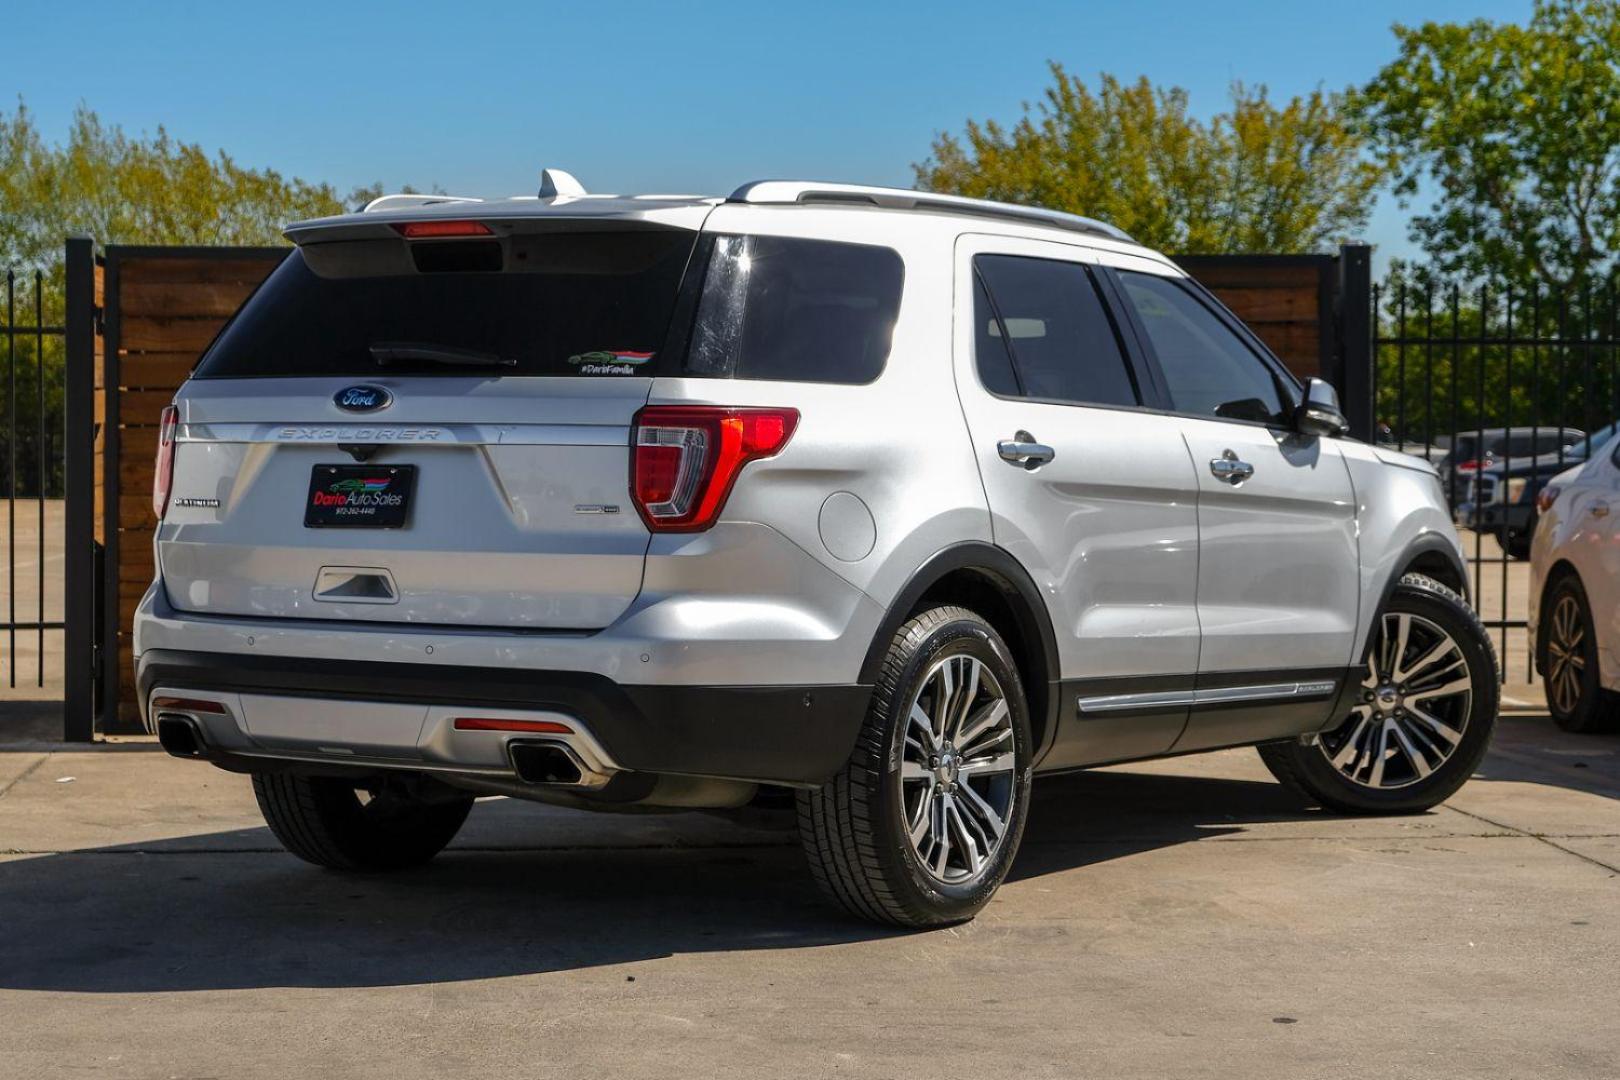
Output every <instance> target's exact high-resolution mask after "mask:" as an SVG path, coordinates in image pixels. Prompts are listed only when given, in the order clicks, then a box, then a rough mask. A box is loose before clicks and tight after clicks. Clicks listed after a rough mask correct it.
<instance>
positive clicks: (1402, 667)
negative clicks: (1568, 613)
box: [1317, 610, 1572, 789]
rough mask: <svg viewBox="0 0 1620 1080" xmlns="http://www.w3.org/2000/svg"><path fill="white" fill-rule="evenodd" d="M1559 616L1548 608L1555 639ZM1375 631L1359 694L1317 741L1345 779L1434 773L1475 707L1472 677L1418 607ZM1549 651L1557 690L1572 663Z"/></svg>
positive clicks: (1414, 778) (1405, 779)
mask: <svg viewBox="0 0 1620 1080" xmlns="http://www.w3.org/2000/svg"><path fill="white" fill-rule="evenodd" d="M1564 616H1565V613H1564V612H1563V611H1562V610H1559V611H1555V612H1554V617H1553V632H1552V633H1551V634H1550V635H1549V636H1550V637H1551V638H1552V639H1555V640H1557V641H1558V642H1559V646H1560V647H1562V645H1563V635H1562V634H1561V632H1560V631H1561V627H1562V626H1563V625H1565V622H1564V621H1560V620H1561V619H1563V618H1564ZM1566 621H1567V620H1566ZM1377 635H1378V636H1377V637H1376V638H1375V639H1374V641H1373V642H1372V643H1371V646H1370V647H1369V648H1368V650H1367V672H1366V678H1365V680H1364V681H1363V683H1362V690H1363V696H1362V699H1361V701H1360V702H1359V703H1357V704H1356V705H1355V706H1353V707H1352V708H1350V710H1349V711H1348V713H1347V714H1346V715H1345V717H1344V720H1343V721H1342V722H1341V723H1340V724H1339V725H1338V727H1337V728H1336V729H1334V730H1332V731H1330V732H1325V733H1324V734H1323V735H1322V736H1321V737H1320V738H1318V739H1317V745H1318V746H1319V747H1320V748H1321V751H1322V753H1323V755H1324V756H1326V758H1327V760H1328V762H1329V763H1330V764H1331V765H1332V766H1333V768H1334V769H1336V770H1337V771H1338V772H1339V773H1340V774H1341V775H1343V776H1344V777H1345V778H1347V779H1348V780H1350V781H1351V782H1353V783H1356V784H1359V785H1362V786H1364V787H1372V788H1384V789H1391V788H1400V787H1405V786H1407V785H1409V784H1416V783H1419V782H1421V781H1423V780H1425V779H1427V778H1428V777H1430V776H1432V775H1433V774H1434V772H1435V771H1436V770H1437V769H1439V768H1440V767H1441V766H1442V765H1444V764H1445V763H1446V762H1447V761H1448V760H1449V759H1450V758H1451V756H1452V754H1454V753H1455V752H1456V749H1457V747H1458V745H1459V744H1460V743H1461V742H1462V739H1463V732H1464V729H1465V728H1466V727H1467V724H1468V716H1469V712H1470V711H1471V709H1472V707H1473V700H1474V698H1473V689H1474V678H1473V672H1472V670H1471V668H1470V666H1469V661H1468V656H1467V654H1466V653H1465V652H1463V649H1462V646H1461V645H1460V644H1459V643H1458V641H1457V639H1456V638H1453V637H1452V636H1451V635H1450V634H1449V633H1448V632H1447V631H1446V630H1445V629H1444V628H1442V627H1441V626H1440V625H1439V624H1438V623H1435V622H1434V621H1432V620H1431V619H1428V618H1426V617H1425V616H1423V615H1419V614H1416V613H1411V612H1391V613H1389V614H1386V615H1385V616H1384V617H1383V618H1381V619H1380V620H1379V622H1378V630H1377ZM1551 655H1552V657H1553V659H1552V661H1551V663H1550V664H1549V667H1550V668H1551V673H1550V675H1549V686H1551V687H1552V689H1553V693H1554V694H1555V696H1556V695H1559V694H1561V693H1562V690H1561V689H1560V687H1561V685H1562V682H1563V681H1564V680H1565V679H1566V674H1565V673H1566V672H1569V671H1570V670H1572V669H1571V667H1570V665H1569V664H1568V662H1567V657H1561V656H1560V654H1559V653H1558V652H1556V651H1553V652H1552V653H1551Z"/></svg>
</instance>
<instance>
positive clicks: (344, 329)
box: [196, 227, 697, 378]
mask: <svg viewBox="0 0 1620 1080" xmlns="http://www.w3.org/2000/svg"><path fill="white" fill-rule="evenodd" d="M696 240H697V234H695V233H693V232H691V231H689V230H685V229H658V228H648V227H637V228H633V229H617V230H604V229H600V228H599V227H598V228H597V229H595V230H594V231H558V232H546V233H532V234H517V235H514V236H510V237H507V238H505V239H502V240H474V241H466V240H419V241H413V242H410V243H407V242H405V241H402V240H366V241H345V242H338V243H327V244H312V245H310V246H308V247H306V248H301V249H298V250H295V251H293V252H292V253H291V254H290V255H288V256H287V258H286V260H285V261H283V262H282V264H281V265H280V266H279V267H277V268H276V270H275V271H274V272H273V273H272V274H271V275H270V277H269V279H267V280H266V281H265V283H264V285H262V286H261V287H260V288H259V291H258V292H257V293H255V294H254V296H253V298H252V299H251V300H250V301H249V302H248V303H247V305H246V306H245V307H244V308H243V309H242V311H241V312H240V313H239V314H238V315H237V316H236V318H235V319H233V320H232V321H231V323H230V324H229V325H228V326H227V327H226V328H225V330H224V331H223V332H222V333H221V334H220V336H219V338H218V339H217V340H216V341H215V342H214V344H213V346H212V347H210V349H209V350H208V352H207V354H205V355H204V357H203V359H202V362H201V363H200V364H199V365H198V368H197V371H196V375H197V376H198V377H201V378H239V377H268V376H303V375H344V376H367V375H371V376H375V375H378V374H399V375H467V374H485V375H551V376H556V375H581V376H598V377H600V376H608V377H611V376H622V375H640V374H650V373H651V372H652V370H653V369H654V367H655V365H656V361H657V358H658V353H659V351H660V350H661V349H663V347H664V340H665V336H666V334H667V332H668V330H669V326H670V316H671V313H672V312H673V311H674V308H675V302H676V297H677V294H678V293H679V291H680V286H681V278H682V275H683V274H684V272H685V269H686V265H687V261H688V259H689V257H690V256H691V254H692V249H693V245H694V244H695V243H696Z"/></svg>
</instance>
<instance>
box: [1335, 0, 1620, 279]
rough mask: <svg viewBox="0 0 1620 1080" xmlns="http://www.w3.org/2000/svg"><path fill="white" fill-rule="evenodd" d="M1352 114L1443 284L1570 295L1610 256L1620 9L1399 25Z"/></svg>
mask: <svg viewBox="0 0 1620 1080" xmlns="http://www.w3.org/2000/svg"><path fill="white" fill-rule="evenodd" d="M1395 36H1396V39H1397V41H1398V42H1399V46H1400V52H1399V55H1398V56H1397V57H1396V59H1395V60H1393V61H1392V62H1391V63H1389V64H1388V65H1387V66H1385V67H1384V68H1383V70H1381V71H1380V72H1379V73H1378V75H1377V76H1376V77H1375V78H1374V79H1373V80H1372V81H1371V82H1369V83H1368V84H1367V85H1366V86H1365V87H1363V88H1362V89H1361V90H1360V91H1359V92H1358V93H1357V94H1355V95H1354V96H1353V102H1352V106H1353V108H1354V110H1355V112H1356V114H1357V116H1358V118H1359V125H1360V127H1361V129H1362V130H1363V131H1364V132H1365V133H1366V135H1367V137H1368V139H1369V140H1370V143H1371V145H1372V146H1373V148H1374V150H1375V152H1376V153H1377V155H1378V156H1379V158H1380V160H1381V161H1382V162H1383V163H1384V164H1385V165H1386V166H1387V167H1388V168H1389V169H1390V170H1391V171H1392V173H1393V174H1394V176H1395V179H1396V188H1395V190H1396V193H1397V194H1398V195H1399V196H1401V198H1402V200H1403V205H1410V203H1411V202H1412V200H1413V199H1414V197H1415V196H1417V195H1418V194H1419V192H1420V191H1422V190H1424V188H1425V185H1426V184H1427V185H1429V186H1432V189H1433V191H1434V200H1435V201H1434V203H1433V205H1432V206H1431V207H1430V209H1429V210H1428V211H1427V212H1426V213H1421V214H1418V215H1416V216H1414V217H1413V218H1412V221H1411V236H1412V239H1413V240H1414V241H1415V242H1416V243H1418V244H1419V245H1421V246H1422V248H1423V250H1424V252H1425V253H1426V254H1427V256H1428V258H1429V259H1430V260H1431V263H1432V269H1433V271H1434V272H1435V273H1437V274H1439V275H1441V276H1454V277H1462V278H1465V279H1471V280H1480V279H1485V278H1491V279H1495V280H1502V281H1507V282H1511V283H1514V284H1516V285H1517V286H1519V287H1520V288H1524V287H1526V286H1528V285H1530V284H1531V283H1533V282H1539V283H1540V284H1542V285H1543V286H1546V287H1549V288H1551V289H1554V290H1558V291H1564V290H1569V291H1571V292H1574V291H1578V290H1579V289H1580V288H1581V287H1582V286H1584V285H1586V284H1588V283H1589V282H1591V281H1592V280H1593V279H1594V278H1596V277H1598V276H1601V275H1602V274H1605V273H1607V272H1608V271H1610V270H1611V269H1613V266H1614V258H1615V252H1616V245H1617V244H1620V183H1617V179H1620V176H1617V171H1616V168H1617V165H1620V4H1616V3H1615V2H1614V0H1538V2H1537V3H1536V5H1535V10H1534V12H1533V13H1532V15H1531V18H1530V21H1529V23H1528V25H1525V26H1518V25H1513V24H1502V23H1493V22H1488V21H1486V20H1483V19H1479V20H1475V21H1473V22H1468V23H1460V24H1459V23H1435V22H1429V23H1424V24H1423V25H1422V26H1419V27H1415V28H1413V27H1408V26H1402V25H1397V26H1396V27H1395Z"/></svg>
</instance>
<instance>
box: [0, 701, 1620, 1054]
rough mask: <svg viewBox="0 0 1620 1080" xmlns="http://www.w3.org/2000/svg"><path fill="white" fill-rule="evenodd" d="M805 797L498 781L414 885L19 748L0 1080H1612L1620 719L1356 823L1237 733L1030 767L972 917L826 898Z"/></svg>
mask: <svg viewBox="0 0 1620 1080" xmlns="http://www.w3.org/2000/svg"><path fill="white" fill-rule="evenodd" d="M782 824H783V821H782V820H781V819H780V818H779V817H775V816H773V815H770V814H761V813H754V814H752V815H751V816H750V817H749V818H748V819H747V820H745V821H743V822H740V823H738V822H731V821H726V820H722V819H719V818H717V817H711V816H706V815H684V816H668V817H664V816H659V817H644V816H636V817H607V816H593V815H585V814H580V813H575V812H569V811H562V810H554V809H549V808H545V807H539V806H534V805H529V804H522V803H516V802H510V801H505V800H494V801H486V802H483V803H481V804H480V805H479V806H478V807H477V808H476V809H475V810H474V813H473V817H472V819H471V822H470V823H469V826H468V828H467V829H466V830H465V831H464V833H463V834H462V836H461V838H460V839H459V841H458V843H457V844H456V846H455V847H454V848H453V849H452V850H451V852H449V853H448V854H446V855H445V856H443V857H441V858H440V860H438V861H437V862H435V863H434V864H433V865H432V866H430V867H428V868H425V869H423V870H420V871H415V872H411V873H408V874H404V875H400V876H394V877H346V876H341V875H336V874H331V873H324V872H321V871H318V870H315V869H312V868H310V867H307V866H305V865H303V864H302V863H299V862H298V861H296V860H295V859H293V858H292V857H291V856H288V855H285V854H283V853H282V852H281V851H280V849H279V848H278V847H277V845H276V844H275V841H274V839H273V838H272V837H271V836H270V835H269V833H268V831H267V830H266V829H265V828H264V827H263V824H262V822H261V820H260V819H259V816H258V812H257V810H256V808H255V806H254V804H253V799H252V796H251V792H250V791H249V788H248V784H247V781H246V780H245V779H243V778H241V777H235V776H231V775H228V774H225V773H222V772H218V771H216V770H214V769H211V768H209V767H207V766H201V765H195V764H191V763H186V762H179V761H173V760H171V759H168V758H166V757H164V756H162V755H161V754H160V753H158V752H155V751H154V750H153V749H152V748H151V744H149V743H142V742H138V741H137V742H125V743H120V744H115V745H108V746H102V747H97V748H95V749H91V750H69V749H65V748H63V747H60V746H53V745H50V744H46V743H15V744H13V745H12V747H10V748H3V747H0V1077H7V1078H9V1077H13V1076H15V1077H55V1076H68V1075H73V1076H80V1075H106V1076H120V1077H122V1076H132V1077H169V1076H187V1077H190V1076H231V1077H287V1076H298V1075H319V1076H322V1077H333V1078H336V1077H350V1076H354V1077H390V1078H392V1077H414V1076H446V1077H462V1076H480V1077H485V1076H488V1077H494V1076H534V1077H542V1076H560V1077H564V1076H565V1077H597V1076H612V1077H673V1076H696V1077H709V1076H716V1077H767V1076H794V1077H806V1076H812V1077H813V1076H874V1077H987V1078H988V1077H1004V1076H1007V1077H1011V1076H1016V1077H1020V1078H1026V1080H1027V1078H1030V1077H1048V1076H1050V1077H1090V1076H1095V1077H1109V1078H1114V1077H1153V1078H1156V1080H1157V1078H1165V1077H1244V1078H1265V1077H1287V1078H1298V1077H1355V1078H1358V1080H1361V1078H1367V1077H1422V1078H1425V1080H1430V1078H1437V1077H1506V1076H1513V1077H1529V1076H1535V1077H1541V1076H1567V1077H1611V1076H1614V1075H1615V1074H1616V1071H1617V1066H1616V1062H1617V1061H1620V1025H1617V1024H1616V1023H1615V1021H1616V1020H1617V1019H1620V739H1617V738H1614V737H1607V738H1594V737H1585V738H1577V737H1571V736H1564V735H1561V734H1559V733H1558V732H1556V730H1554V729H1553V728H1552V727H1551V725H1550V724H1548V723H1547V722H1546V721H1545V720H1540V719H1532V718H1510V719H1507V720H1505V721H1504V722H1503V727H1502V729H1501V734H1500V736H1499V738H1498V741H1497V744H1496V747H1495V749H1494V750H1493V753H1492V754H1491V756H1490V758H1489V759H1488V760H1487V762H1486V763H1485V766H1484V767H1483V768H1482V770H1481V773H1480V776H1479V777H1478V778H1477V779H1476V780H1474V781H1473V782H1472V783H1471V784H1470V785H1469V786H1468V787H1466V788H1464V789H1463V791H1462V793H1460V794H1459V795H1458V796H1457V798H1455V799H1454V800H1453V801H1452V802H1451V803H1450V804H1449V805H1448V806H1446V807H1444V808H1442V809H1439V810H1437V811H1435V812H1433V813H1431V814H1427V815H1422V816H1418V817H1411V818H1386V819H1361V820H1351V819H1344V818H1336V817H1333V816H1330V815H1325V814H1323V813H1321V812H1319V811H1316V810H1314V809H1311V808H1308V807H1304V806H1301V805H1300V804H1299V803H1298V802H1296V801H1295V800H1293V799H1291V798H1290V797H1289V796H1288V795H1287V794H1286V793H1285V792H1283V790H1282V789H1281V788H1279V787H1278V786H1277V785H1275V784H1274V783H1272V782H1271V780H1270V778H1269V776H1267V775H1266V774H1265V773H1264V771H1263V769H1262V768H1261V767H1260V765H1259V763H1258V761H1257V759H1256V758H1255V756H1254V754H1253V753H1252V752H1249V751H1231V752H1225V753H1219V754H1211V755H1203V756H1198V757H1190V758H1183V759H1178V760H1176V761H1171V762H1162V763H1158V764H1154V765H1148V766H1131V767H1126V768H1119V769H1109V770H1098V771H1094V772H1090V773H1085V774H1081V775H1078V776H1073V777H1064V778H1056V779H1051V780H1045V781H1043V782H1041V783H1040V784H1038V785H1037V802H1036V805H1035V807H1034V809H1033V814H1032V818H1031V824H1030V829H1029V832H1028V835H1027V837H1026V840H1025V845H1024V849H1023V852H1022V854H1021V856H1020V859H1019V861H1018V863H1017V865H1016V867H1015V869H1014V873H1013V880H1011V881H1010V882H1009V883H1008V884H1007V885H1006V886H1005V887H1004V888H1003V889H1002V891H1001V893H1000V895H999V896H998V897H997V899H996V900H995V901H994V902H993V903H992V904H991V906H990V907H989V908H988V909H987V910H986V912H985V913H984V914H983V915H981V916H980V917H979V919H978V920H976V921H975V922H974V923H972V924H969V925H967V926H964V927H959V928H956V929H953V930H946V931H938V932H933V933H920V934H906V933H896V932H891V931H885V930H881V929H877V928H872V927H867V926H865V925H862V924H860V923H854V922H850V921H848V920H845V919H842V918H840V917H838V916H837V915H835V914H832V913H830V912H829V911H828V910H827V909H825V908H823V907H822V906H821V905H820V904H819V903H818V902H817V900H816V899H815V898H814V896H813V895H812V894H811V892H810V891H809V886H808V882H807V880H806V875H805V873H804V871H803V869H802V867H801V865H800V862H799V856H798V852H797V848H796V846H795V844H794V841H793V838H792V837H791V835H790V834H787V833H784V832H783V831H781V826H782Z"/></svg>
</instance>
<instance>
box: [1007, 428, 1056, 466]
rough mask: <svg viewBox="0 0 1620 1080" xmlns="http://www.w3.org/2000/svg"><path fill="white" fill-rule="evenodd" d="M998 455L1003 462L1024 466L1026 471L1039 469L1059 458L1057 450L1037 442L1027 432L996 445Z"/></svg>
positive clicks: (1020, 432)
mask: <svg viewBox="0 0 1620 1080" xmlns="http://www.w3.org/2000/svg"><path fill="white" fill-rule="evenodd" d="M996 453H998V454H1000V455H1001V460H1002V461H1006V462H1010V463H1011V464H1013V465H1022V466H1023V467H1024V468H1026V469H1038V468H1040V467H1041V466H1042V465H1045V464H1046V463H1047V462H1049V461H1051V460H1052V459H1053V458H1055V457H1057V451H1056V450H1053V449H1052V448H1051V447H1050V446H1047V445H1046V444H1045V443H1038V442H1036V441H1035V436H1033V435H1031V434H1030V433H1029V432H1027V431H1019V432H1016V433H1014V435H1013V437H1012V438H1010V439H1003V440H1001V441H1000V442H998V443H996Z"/></svg>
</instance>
